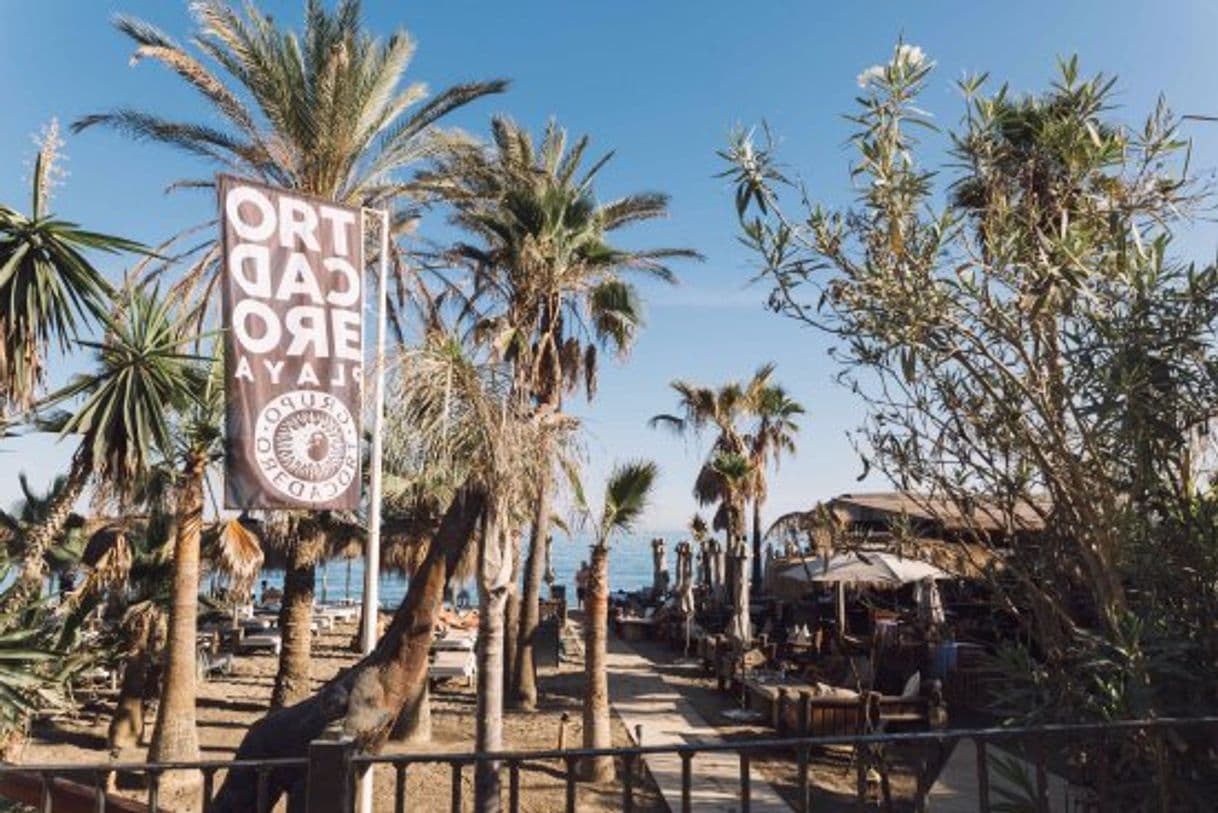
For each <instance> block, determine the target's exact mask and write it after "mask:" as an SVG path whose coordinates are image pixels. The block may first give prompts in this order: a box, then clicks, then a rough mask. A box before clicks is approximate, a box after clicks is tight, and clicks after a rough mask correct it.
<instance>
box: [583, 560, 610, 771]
mask: <svg viewBox="0 0 1218 813" xmlns="http://www.w3.org/2000/svg"><path fill="white" fill-rule="evenodd" d="M590 571H591V572H590V573H589V574H588V592H587V599H586V601H585V604H584V606H585V607H586V608H587V612H586V614H585V617H584V675H585V680H586V691H585V694H584V747H585V748H608V747H610V746H611V745H612V743H613V738H612V732H611V731H610V728H609V673H608V664H607V660H608V652H607V642H608V637H609V547H608V545H605V544H604V543H601V544H598V545H596V546H594V547H593V548H592V562H591V568H590ZM581 770H582V773H583V777H584V779H588V780H591V781H593V782H607V781H608V780H610V779H612V778H613V757H609V756H605V757H593V758H591V759H586V760H584V762H583V764H582V766H581Z"/></svg>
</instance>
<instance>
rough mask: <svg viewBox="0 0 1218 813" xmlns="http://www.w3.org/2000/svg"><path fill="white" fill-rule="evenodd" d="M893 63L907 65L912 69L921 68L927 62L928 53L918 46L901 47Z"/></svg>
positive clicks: (898, 47) (898, 48)
mask: <svg viewBox="0 0 1218 813" xmlns="http://www.w3.org/2000/svg"><path fill="white" fill-rule="evenodd" d="M893 62H895V63H896V64H898V65H907V66H908V67H910V68H920V67H922V65H923V63H925V62H926V52H925V51H923V50H922V49H921V48H920V47H919V46H917V45H904V44H902V45H899V46H897V54H896V56H895V57H893Z"/></svg>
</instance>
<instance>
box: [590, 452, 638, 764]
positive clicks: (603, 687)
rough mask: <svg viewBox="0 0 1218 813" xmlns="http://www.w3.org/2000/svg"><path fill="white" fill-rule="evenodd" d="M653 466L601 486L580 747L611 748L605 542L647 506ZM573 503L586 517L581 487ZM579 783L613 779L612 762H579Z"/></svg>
mask: <svg viewBox="0 0 1218 813" xmlns="http://www.w3.org/2000/svg"><path fill="white" fill-rule="evenodd" d="M658 471H659V470H658V469H657V468H656V464H655V463H652V462H650V461H636V462H632V463H625V464H621V465H618V466H616V467H615V468H614V469H613V472H612V473H611V474H610V475H609V481H608V483H606V485H605V502H604V506H603V507H602V509H601V513H600V517H599V518H597V519H596V520H595V521H594V522H593V528H594V535H595V538H596V542H595V543H594V544H593V545H592V561H591V570H590V573H589V577H588V594H587V595H588V597H587V602H586V605H585V606H586V607H587V613H586V617H585V619H584V623H585V624H586V626H585V628H584V675H585V681H586V689H585V692H584V747H585V748H609V747H610V746H611V745H612V744H613V738H612V730H611V728H610V721H609V675H608V666H607V664H606V659H607V657H608V654H607V641H608V638H609V540H610V539H611V538H612V536H613V535H614V534H615V533H620V532H629V531H631V530H632V529H633V528H634V525H635V523H636V522H637V521H638V519H639V517H640V516H641V515H642V513H643V511H644V509H645V508H646V507H647V501H648V499H649V498H650V496H651V489H652V486H653V485H654V484H655V480H656V476H657V474H658ZM575 492H576V502H577V503H578V504H579V505H581V506H582V507H583V510H584V513H585V514H590V512H589V511H588V509H587V505H586V502H585V501H584V498H583V493H582V489H580V488H579V487H578V485H576V487H575ZM582 771H583V775H584V778H585V779H588V780H591V781H595V782H604V781H607V780H609V779H612V778H613V758H612V757H609V756H605V757H593V758H591V759H587V760H585V761H584V763H583V765H582Z"/></svg>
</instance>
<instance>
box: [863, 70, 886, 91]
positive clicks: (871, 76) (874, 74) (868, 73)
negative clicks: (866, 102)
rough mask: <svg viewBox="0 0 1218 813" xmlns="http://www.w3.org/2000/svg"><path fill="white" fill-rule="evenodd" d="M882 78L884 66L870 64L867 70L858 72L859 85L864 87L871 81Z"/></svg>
mask: <svg viewBox="0 0 1218 813" xmlns="http://www.w3.org/2000/svg"><path fill="white" fill-rule="evenodd" d="M883 78H884V66H883V65H872V66H871V67H870V68H868V69H867V70H865V71H863V72H862V73H860V74H859V87H861V88H863V89H866V88H867V87H868V86H870V85H871V83H872V82H878V81H880V80H881V79H883Z"/></svg>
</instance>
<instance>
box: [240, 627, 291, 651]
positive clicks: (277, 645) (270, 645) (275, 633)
mask: <svg viewBox="0 0 1218 813" xmlns="http://www.w3.org/2000/svg"><path fill="white" fill-rule="evenodd" d="M282 649H283V636H281V635H280V633H279V630H277V629H266V630H261V631H255V632H247V633H246V634H245V636H244V637H243V638H242V639H241V644H240V650H239V651H240V652H242V653H245V652H257V651H261V650H270V651H271V652H272V653H274V654H275V655H278V654H279V652H280V650H282Z"/></svg>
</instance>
